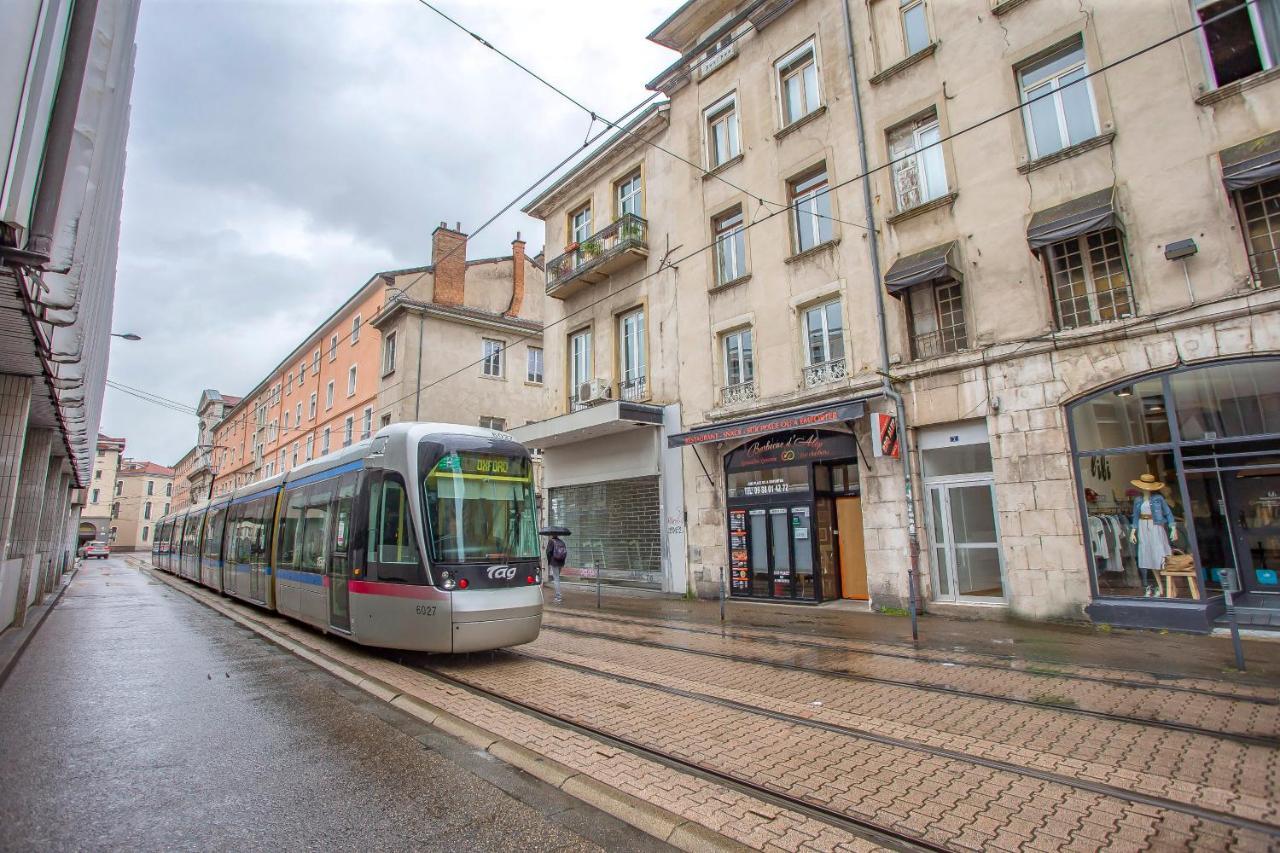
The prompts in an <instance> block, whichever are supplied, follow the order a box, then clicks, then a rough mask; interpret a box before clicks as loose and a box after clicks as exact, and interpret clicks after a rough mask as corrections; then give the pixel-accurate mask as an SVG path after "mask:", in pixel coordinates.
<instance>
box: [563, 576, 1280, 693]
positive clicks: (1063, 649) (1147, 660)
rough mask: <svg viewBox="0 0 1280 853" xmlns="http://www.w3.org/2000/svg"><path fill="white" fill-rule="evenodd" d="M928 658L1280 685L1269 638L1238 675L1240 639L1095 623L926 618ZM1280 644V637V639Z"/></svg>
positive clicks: (591, 595)
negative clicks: (981, 658)
mask: <svg viewBox="0 0 1280 853" xmlns="http://www.w3.org/2000/svg"><path fill="white" fill-rule="evenodd" d="M563 589H564V604H563V605H559V606H557V605H552V604H551V603H550V601H551V596H550V595H548V596H547V602H548V604H547V609H548V610H551V611H555V610H557V609H564V610H571V611H582V612H590V613H595V612H596V588H595V587H594V586H588V585H585V584H565V585H564V587H563ZM600 612H601V613H604V614H612V615H616V616H621V617H627V618H632V619H644V620H651V621H652V622H653V623H654V624H661V623H678V622H689V623H695V624H698V625H704V626H717V627H718V626H720V624H721V623H720V602H719V600H718V599H712V600H706V599H699V600H690V599H685V598H678V597H675V596H671V595H664V594H660V593H650V592H644V591H638V590H632V589H610V588H609V587H607V586H606V587H603V588H602V590H601V610H600ZM724 627H725V628H726V630H732V629H735V628H741V629H761V630H769V631H778V632H783V633H786V634H794V635H797V636H802V637H825V638H838V639H847V640H859V641H870V642H876V643H890V644H905V645H906V646H908V647H909V646H910V645H911V620H910V618H909V617H907V616H905V615H904V616H889V615H885V614H882V613H872V612H868V611H867V610H866V609H865V607H864V606H863V605H862V603H861V602H854V601H848V602H835V603H832V604H826V605H821V606H816V607H815V606H813V605H804V604H775V603H765V602H748V601H735V600H732V599H730V600H729V601H726V602H725V621H724ZM919 632H920V642H919V648H920V649H921V650H932V651H945V652H973V653H979V654H992V655H1000V656H1002V657H1009V658H1013V659H1015V660H1021V661H1025V662H1026V663H1027V664H1029V665H1034V664H1036V663H1047V664H1059V665H1072V666H1086V667H1104V668H1108V669H1129V670H1141V671H1148V672H1153V673H1157V674H1160V675H1169V676H1178V677H1186V678H1211V679H1228V680H1231V681H1235V682H1239V683H1242V684H1243V683H1259V684H1272V685H1274V684H1276V683H1280V644H1278V643H1277V641H1276V640H1271V639H1269V638H1258V637H1250V636H1246V637H1243V638H1242V641H1243V645H1244V657H1245V668H1246V672H1244V673H1238V672H1235V657H1234V655H1233V653H1232V650H1231V639H1230V637H1225V636H1224V637H1218V636H1200V635H1191V634H1177V633H1170V632H1161V631H1141V630H1133V629H1122V628H1114V629H1106V628H1101V627H1096V626H1094V627H1091V626H1087V625H1068V624H1057V623H1030V622H1020V621H1015V620H992V619H980V618H975V619H961V618H956V617H953V616H936V615H929V614H925V615H922V616H920V618H919ZM1277 640H1280V635H1277Z"/></svg>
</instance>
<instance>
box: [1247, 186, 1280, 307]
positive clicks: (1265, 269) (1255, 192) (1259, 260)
mask: <svg viewBox="0 0 1280 853" xmlns="http://www.w3.org/2000/svg"><path fill="white" fill-rule="evenodd" d="M1236 203H1237V204H1238V205H1239V208H1240V218H1241V220H1243V222H1244V233H1245V239H1246V240H1247V241H1248V243H1247V246H1248V249H1249V266H1250V267H1251V268H1252V269H1253V280H1254V283H1255V284H1256V285H1257V286H1258V287H1276V286H1277V285H1280V180H1274V181H1266V182H1264V183H1261V184H1257V185H1256V186H1252V187H1249V188H1248V189H1243V190H1240V191H1239V192H1237V193H1236Z"/></svg>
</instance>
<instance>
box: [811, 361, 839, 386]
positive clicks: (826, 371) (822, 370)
mask: <svg viewBox="0 0 1280 853" xmlns="http://www.w3.org/2000/svg"><path fill="white" fill-rule="evenodd" d="M848 376H849V371H848V369H847V368H846V367H845V363H844V359H843V358H833V359H831V361H824V362H821V363H819V364H811V365H809V366H808V367H806V368H805V369H804V387H805V388H817V387H818V386H819V385H826V384H827V383H828V382H836V381H838V380H841V379H845V378H847V377H848Z"/></svg>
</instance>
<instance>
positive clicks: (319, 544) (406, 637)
mask: <svg viewBox="0 0 1280 853" xmlns="http://www.w3.org/2000/svg"><path fill="white" fill-rule="evenodd" d="M536 514H537V513H536V511H535V506H534V492H533V473H532V464H531V462H530V460H529V454H528V452H527V451H526V450H525V448H524V447H523V446H521V445H520V444H518V443H517V442H515V441H514V440H512V439H511V438H510V437H509V436H507V435H504V434H503V433H500V432H495V431H493V430H488V429H480V428H475V427H466V426H458V425H454V424H393V425H391V426H387V427H383V428H382V429H381V430H380V431H379V432H378V433H377V435H375V436H374V437H373V438H371V439H367V440H365V441H362V442H360V443H359V444H355V445H352V446H351V447H348V448H344V449H343V450H340V451H338V452H336V453H331V454H329V455H327V456H324V457H322V458H320V459H316V460H314V461H312V462H308V463H306V464H304V465H299V466H298V467H297V468H294V469H293V470H292V471H289V472H288V473H287V474H282V475H278V476H275V477H272V478H270V479H267V480H262V481H259V482H257V483H252V484H250V485H247V486H243V487H241V488H239V489H236V490H235V491H234V492H231V493H230V494H226V495H220V496H219V497H217V498H214V499H213V500H211V501H207V502H205V503H201V504H197V505H195V506H192V507H189V508H187V509H185V510H182V511H180V512H176V513H171V514H170V515H168V516H165V517H164V518H162V519H160V521H159V522H158V523H157V525H156V533H155V536H154V538H153V545H152V552H151V553H152V561H153V562H154V563H155V565H156V566H157V567H158V568H160V569H162V570H164V571H166V572H170V573H172V574H176V575H179V576H181V577H184V578H187V579H188V580H191V581H194V582H196V583H199V584H201V585H203V586H206V587H209V588H210V589H213V590H216V591H218V592H220V593H223V594H225V595H228V596H231V597H233V598H237V599H240V600H242V601H247V602H250V603H252V604H255V605H258V606H260V607H265V608H268V609H270V610H274V611H276V612H278V613H280V614H282V615H284V616H289V617H292V618H294V619H297V620H299V621H301V622H306V623H308V624H310V625H313V626H315V627H317V628H319V629H321V630H323V631H326V632H333V633H336V634H340V635H342V636H345V637H348V638H350V639H352V640H354V641H355V642H357V643H362V644H364V645H369V646H380V647H385V648H393V649H409V650H418V651H434V652H471V651H481V650H485V649H496V648H502V647H504V646H513V645H518V644H520V643H527V642H530V641H532V640H534V639H535V638H536V637H537V636H538V630H539V628H540V627H541V625H542V587H541V580H542V578H541V573H540V567H539V556H540V552H539V540H538V533H537V525H536Z"/></svg>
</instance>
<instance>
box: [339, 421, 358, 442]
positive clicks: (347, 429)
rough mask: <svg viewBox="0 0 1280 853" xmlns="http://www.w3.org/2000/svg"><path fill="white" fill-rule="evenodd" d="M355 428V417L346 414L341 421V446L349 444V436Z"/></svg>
mask: <svg viewBox="0 0 1280 853" xmlns="http://www.w3.org/2000/svg"><path fill="white" fill-rule="evenodd" d="M355 430H356V419H355V418H353V417H352V416H351V415H347V418H346V420H344V421H343V422H342V446H343V447H350V446H351V437H352V435H353V434H354V433H355Z"/></svg>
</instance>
